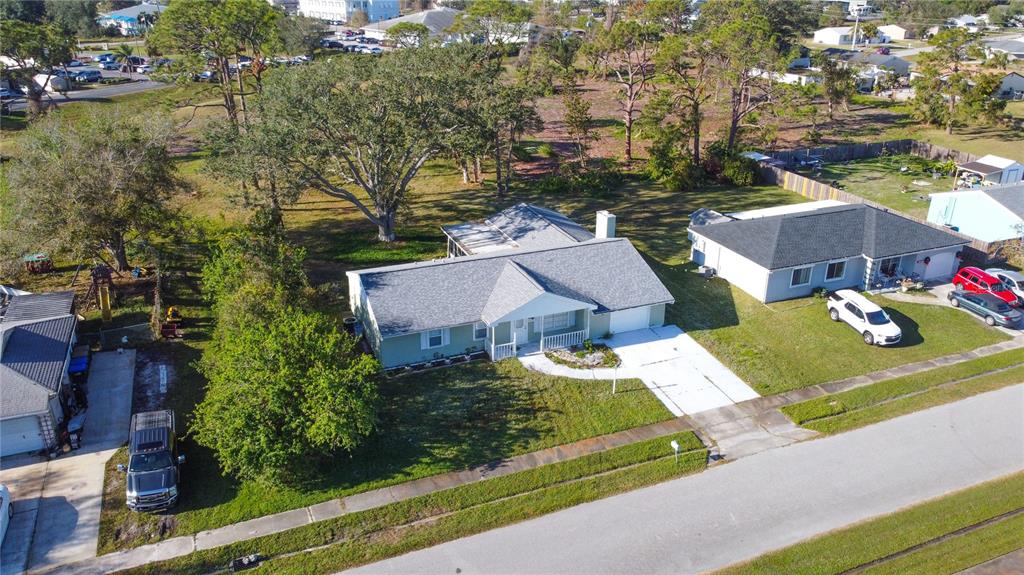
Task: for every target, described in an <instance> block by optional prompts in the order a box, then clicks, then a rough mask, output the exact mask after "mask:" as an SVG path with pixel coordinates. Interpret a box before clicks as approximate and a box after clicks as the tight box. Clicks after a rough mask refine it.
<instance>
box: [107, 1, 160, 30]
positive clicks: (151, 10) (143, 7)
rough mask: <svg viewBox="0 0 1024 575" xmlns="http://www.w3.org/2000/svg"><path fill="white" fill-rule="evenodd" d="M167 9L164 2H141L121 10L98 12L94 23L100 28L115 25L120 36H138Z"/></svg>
mask: <svg viewBox="0 0 1024 575" xmlns="http://www.w3.org/2000/svg"><path fill="white" fill-rule="evenodd" d="M166 9H167V6H166V5H164V4H150V3H148V2H143V3H142V4H138V5H135V6H129V7H127V8H124V9H122V10H115V11H113V12H107V13H106V14H100V15H99V17H98V18H96V23H97V24H98V25H99V26H100V27H101V28H109V27H110V26H114V27H116V28H117V29H118V30H120V31H121V35H122V36H138V35H140V34H142V33H144V32H145V31H146V30H147V29H149V27H150V26H152V25H153V23H154V22H155V21H156V17H157V16H158V15H159V14H160V13H161V12H163V11H164V10H166Z"/></svg>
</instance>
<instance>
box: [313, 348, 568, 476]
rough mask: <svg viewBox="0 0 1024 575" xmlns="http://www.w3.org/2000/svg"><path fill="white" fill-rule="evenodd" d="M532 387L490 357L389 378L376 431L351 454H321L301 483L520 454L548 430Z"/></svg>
mask: <svg viewBox="0 0 1024 575" xmlns="http://www.w3.org/2000/svg"><path fill="white" fill-rule="evenodd" d="M539 392H540V390H539V389H537V388H535V387H532V386H530V385H528V384H524V383H523V381H522V379H521V378H518V377H515V376H514V375H512V374H509V373H507V372H505V371H503V370H498V369H496V368H495V366H494V365H493V364H490V363H474V364H468V365H463V366H456V367H449V368H444V369H439V370H434V371H429V372H424V373H421V374H412V375H407V376H403V377H398V378H394V379H389V380H387V381H385V382H384V383H383V385H382V386H381V395H382V402H381V405H382V407H381V410H380V412H379V423H378V432H377V433H376V434H375V435H374V436H372V437H371V438H370V439H369V440H368V441H367V442H366V443H365V444H364V445H363V446H361V447H360V448H359V449H357V450H356V451H355V452H353V453H352V454H351V456H348V455H344V454H339V455H335V456H331V457H328V458H327V459H326V460H325V461H324V462H323V464H322V465H321V467H320V471H319V473H317V474H314V476H313V478H312V479H310V480H308V483H307V484H305V485H303V488H304V489H312V490H317V491H320V490H340V489H349V488H353V487H356V486H358V485H360V484H363V483H368V482H369V483H395V482H397V481H402V480H406V479H409V478H411V477H415V476H422V475H430V474H434V473H439V472H443V471H446V470H459V469H466V468H469V467H473V466H475V465H483V464H487V463H491V462H495V461H499V460H502V459H505V458H507V457H510V456H512V455H515V454H518V453H522V452H524V451H525V450H526V449H527V448H528V447H529V446H531V445H532V444H533V443H534V442H536V441H537V440H538V439H539V438H541V437H542V436H546V435H548V434H549V433H550V431H551V428H550V422H549V421H548V414H545V413H541V412H539V411H538V409H537V405H538V400H537V394H538V393H539ZM417 468H419V471H417Z"/></svg>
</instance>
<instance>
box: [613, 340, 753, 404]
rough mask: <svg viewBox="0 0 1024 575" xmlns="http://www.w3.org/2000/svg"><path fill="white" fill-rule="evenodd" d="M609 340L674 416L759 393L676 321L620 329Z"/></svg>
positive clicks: (627, 367) (624, 364)
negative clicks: (647, 327) (649, 326)
mask: <svg viewBox="0 0 1024 575" xmlns="http://www.w3.org/2000/svg"><path fill="white" fill-rule="evenodd" d="M602 341H603V343H605V344H607V345H608V346H609V347H611V348H612V349H614V350H615V353H616V354H618V356H619V358H620V359H621V360H622V366H621V370H622V372H623V373H628V374H629V377H638V378H640V379H642V380H643V382H644V384H646V385H647V387H648V388H649V389H650V390H651V391H652V392H653V393H654V395H655V396H657V398H658V399H660V400H661V402H662V403H664V404H665V407H667V408H668V409H669V411H671V412H672V413H673V414H674V415H676V416H680V415H683V414H684V413H685V414H693V413H699V412H701V411H705V410H708V409H715V408H717V407H723V406H726V405H732V404H734V403H737V402H739V401H744V400H747V399H754V398H756V397H759V396H758V394H757V392H755V391H754V390H753V389H751V388H750V386H748V385H747V384H746V383H744V382H743V380H741V379H740V378H738V377H736V374H734V373H733V372H732V371H730V370H729V368H728V367H726V366H725V365H723V364H722V362H720V361H718V360H717V359H715V357H714V356H713V355H711V354H710V353H708V351H707V350H706V349H704V348H703V347H701V345H700V344H699V343H697V342H696V341H695V340H694V339H693V338H692V337H690V336H688V335H686V333H684V332H683V330H681V329H679V328H678V327H676V326H674V325H668V326H664V327H658V328H652V329H641V330H636V331H629V332H624V333H619V334H615V337H613V338H611V339H609V340H602Z"/></svg>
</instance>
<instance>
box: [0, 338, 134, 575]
mask: <svg viewBox="0 0 1024 575" xmlns="http://www.w3.org/2000/svg"><path fill="white" fill-rule="evenodd" d="M134 372H135V351H134V350H126V351H125V352H124V353H121V354H119V353H117V352H103V353H97V354H94V355H93V357H92V367H91V369H90V372H89V383H88V391H89V395H88V397H89V409H88V410H87V411H86V422H85V431H84V434H83V437H82V448H81V449H79V450H77V451H72V452H70V453H66V454H64V455H62V456H60V457H58V458H56V459H53V460H50V461H47V460H46V459H45V458H44V457H40V456H35V455H21V456H15V457H12V458H5V459H3V460H2V461H0V468H2V470H0V482H2V483H4V484H5V485H7V486H8V487H9V488H10V490H11V498H12V500H13V504H14V517H13V518H12V521H11V525H10V527H9V529H8V532H7V536H6V538H5V540H4V543H3V547H2V551H0V573H3V575H14V574H16V573H22V572H24V571H26V570H28V571H35V570H40V569H45V568H47V567H50V566H54V565H59V564H62V563H65V562H69V561H76V560H79V559H84V558H88V557H93V556H95V554H96V542H97V538H98V537H99V521H100V504H101V501H102V494H103V474H104V466H105V464H106V462H107V460H108V459H110V456H111V455H112V454H113V453H114V451H116V450H117V448H118V447H120V446H121V445H123V444H124V442H125V441H126V440H127V435H128V424H129V420H130V418H131V401H132V382H133V378H134Z"/></svg>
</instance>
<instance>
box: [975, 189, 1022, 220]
mask: <svg viewBox="0 0 1024 575" xmlns="http://www.w3.org/2000/svg"><path fill="white" fill-rule="evenodd" d="M982 192H984V193H985V194H986V195H987V196H988V197H990V198H992V199H993V200H995V201H996V202H998V203H999V204H1001V205H1002V206H1003V207H1004V208H1006V209H1008V210H1010V211H1011V212H1013V213H1015V214H1017V216H1019V217H1021V218H1024V185H1021V186H1008V187H1005V188H997V189H988V190H986V189H982Z"/></svg>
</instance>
